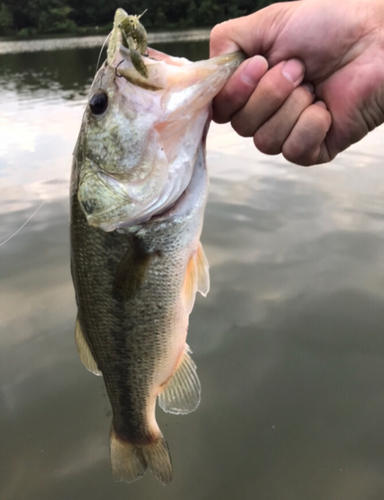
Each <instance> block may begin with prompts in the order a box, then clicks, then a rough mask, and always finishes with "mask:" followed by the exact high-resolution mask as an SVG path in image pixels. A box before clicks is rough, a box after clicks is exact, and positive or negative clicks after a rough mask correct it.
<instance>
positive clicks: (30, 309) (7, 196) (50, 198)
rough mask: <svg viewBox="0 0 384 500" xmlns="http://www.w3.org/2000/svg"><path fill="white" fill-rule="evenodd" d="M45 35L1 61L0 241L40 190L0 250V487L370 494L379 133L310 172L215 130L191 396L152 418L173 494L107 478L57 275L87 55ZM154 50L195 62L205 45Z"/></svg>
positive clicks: (68, 301) (377, 485) (199, 497)
mask: <svg viewBox="0 0 384 500" xmlns="http://www.w3.org/2000/svg"><path fill="white" fill-rule="evenodd" d="M45 43H46V45H44V50H43V49H41V47H40V49H41V50H39V51H31V52H21V51H19V50H17V51H16V52H13V53H9V50H8V53H7V54H6V53H5V52H7V50H5V49H4V47H3V49H4V50H3V55H0V85H1V89H2V92H1V96H0V100H1V113H0V217H1V223H0V241H4V240H5V239H6V238H7V237H8V236H9V235H10V234H12V233H13V232H14V231H15V230H16V229H17V228H19V227H20V226H21V225H22V224H23V223H24V222H25V221H26V220H27V219H28V217H30V216H31V214H32V213H33V212H34V211H35V210H36V208H37V207H38V206H39V205H40V204H41V202H42V201H43V200H44V201H45V203H44V205H43V206H42V208H41V209H40V210H39V211H38V212H37V213H36V215H35V216H34V217H33V218H32V220H31V221H30V222H29V223H28V224H27V225H26V226H25V227H24V228H23V229H22V230H21V231H20V232H19V234H17V235H16V236H15V237H14V238H13V239H11V240H10V241H8V242H7V243H6V244H4V245H2V246H1V247H0V279H1V281H0V283H1V287H0V294H1V297H0V326H1V334H0V408H1V413H0V443H1V446H0V464H1V467H0V498H1V499H2V500H52V499H55V500H72V499H76V500H99V499H100V500H102V499H103V500H104V499H108V500H123V499H127V498H129V499H130V500H143V499H145V500H147V499H156V500H162V499H164V500H192V499H193V500H208V499H209V500H213V499H221V500H233V499H234V498H239V499H244V500H254V499H257V500H309V499H311V500H382V499H383V498H384V473H383V471H384V332H383V325H384V169H383V159H384V148H383V144H384V129H383V128H380V129H378V130H376V131H375V132H373V133H372V134H370V135H369V136H368V137H367V138H366V139H365V140H363V141H362V142H360V143H359V144H357V145H355V146H354V147H352V148H351V149H350V150H349V151H347V152H345V153H343V154H342V155H340V156H339V158H337V159H336V160H335V161H334V162H332V163H331V164H329V165H326V166H319V167H313V168H310V169H305V168H301V167H298V166H294V165H292V164H289V163H288V162H286V161H285V160H284V159H282V158H280V157H267V156H264V155H262V154H261V153H258V152H257V151H256V150H255V149H254V147H253V145H252V141H251V140H245V139H242V138H240V137H238V136H237V135H236V134H235V133H234V132H233V131H232V129H231V127H230V126H229V125H220V126H219V125H215V124H213V125H212V127H211V130H210V133H209V136H208V166H209V174H210V179H211V189H210V197H209V203H208V206H207V210H206V217H205V226H204V231H203V236H202V241H203V244H204V248H205V250H206V253H207V256H208V259H209V261H210V264H211V291H210V293H209V295H208V297H207V298H206V299H203V298H201V297H200V296H199V297H198V298H197V301H196V305H195V308H194V311H193V313H192V316H191V324H190V329H189V344H190V345H191V347H192V349H193V351H194V360H195V361H196V364H197V366H198V373H199V376H200V380H201V383H202V391H203V392H202V402H201V405H200V407H199V408H198V410H197V411H196V412H194V413H192V414H190V415H187V416H172V415H169V414H168V415H166V414H163V413H162V412H161V410H159V411H158V412H157V414H158V420H159V424H160V427H161V428H162V430H163V432H164V434H165V436H166V438H167V440H168V443H169V445H170V449H171V452H172V458H173V463H174V480H173V482H172V483H171V484H170V485H169V486H167V487H166V488H164V487H163V486H161V485H160V483H158V482H157V481H156V479H155V478H154V476H153V475H152V474H150V473H148V474H147V475H146V476H145V477H144V478H143V479H141V480H140V481H138V482H136V483H133V484H130V485H128V484H124V483H115V482H114V481H113V479H112V477H111V472H110V463H109V426H110V419H111V411H110V406H109V402H108V399H107V396H106V392H105V389H104V386H103V381H102V380H101V379H100V378H96V377H94V376H92V375H91V374H90V373H88V372H87V371H86V370H85V369H84V368H83V366H82V365H81V363H80V361H79V358H78V354H77V351H76V347H75V342H74V322H75V317H76V307H75V300H74V291H73V287H72V282H71V277H70V270H69V236H68V217H69V207H68V191H69V176H70V169H71V153H72V150H73V147H74V145H75V141H76V137H77V134H78V130H79V127H80V121H81V117H82V113H83V110H84V107H85V103H86V94H87V90H88V88H89V85H90V83H91V81H92V78H93V75H94V70H95V65H96V61H97V56H98V48H97V47H96V46H91V47H88V48H86V47H85V48H84V47H83V48H81V47H80V45H81V44H78V45H79V46H76V44H75V45H74V46H71V47H67V48H64V47H59V48H60V50H57V49H55V48H54V45H49V44H50V42H49V41H46V42H45ZM96 45H97V44H96ZM158 48H160V49H161V50H165V51H167V52H169V53H171V54H173V55H184V56H186V57H189V58H191V59H200V58H204V57H206V56H207V55H208V44H207V42H196V41H195V42H188V43H180V42H177V43H169V44H163V45H159V46H158ZM20 50H21V49H20ZM1 51H2V49H1V44H0V52H1Z"/></svg>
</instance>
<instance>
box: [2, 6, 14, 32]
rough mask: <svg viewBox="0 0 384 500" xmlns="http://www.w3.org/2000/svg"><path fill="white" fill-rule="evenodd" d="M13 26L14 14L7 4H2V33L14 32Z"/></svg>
mask: <svg viewBox="0 0 384 500" xmlns="http://www.w3.org/2000/svg"><path fill="white" fill-rule="evenodd" d="M12 28H13V15H12V12H11V11H10V10H9V8H8V7H7V5H5V4H4V3H2V4H0V34H1V35H8V34H9V33H11V32H12Z"/></svg>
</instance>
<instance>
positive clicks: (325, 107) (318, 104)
mask: <svg viewBox="0 0 384 500" xmlns="http://www.w3.org/2000/svg"><path fill="white" fill-rule="evenodd" d="M314 104H317V106H321V107H322V108H324V109H328V108H327V105H326V104H325V102H323V101H316V102H314Z"/></svg>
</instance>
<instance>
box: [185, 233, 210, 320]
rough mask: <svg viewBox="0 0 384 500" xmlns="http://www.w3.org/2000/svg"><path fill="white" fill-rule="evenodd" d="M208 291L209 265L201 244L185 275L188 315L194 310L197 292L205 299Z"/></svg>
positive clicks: (190, 260)
mask: <svg viewBox="0 0 384 500" xmlns="http://www.w3.org/2000/svg"><path fill="white" fill-rule="evenodd" d="M208 291H209V264H208V260H207V257H206V256H205V253H204V250H203V247H202V245H201V243H200V242H199V246H198V248H197V250H196V252H194V253H193V254H192V255H191V258H190V259H189V262H188V264H187V271H186V273H185V280H184V285H183V291H182V300H183V304H184V307H185V310H186V313H187V314H190V312H191V311H192V309H193V305H194V303H195V296H196V292H200V293H201V295H203V296H204V297H205V296H206V295H207V293H208Z"/></svg>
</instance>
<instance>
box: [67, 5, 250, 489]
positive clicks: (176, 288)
mask: <svg viewBox="0 0 384 500" xmlns="http://www.w3.org/2000/svg"><path fill="white" fill-rule="evenodd" d="M125 16H128V15H127V14H126V13H125V12H124V11H123V10H122V9H118V11H117V12H116V15H115V23H114V28H113V31H112V34H111V37H110V43H109V47H108V52H107V60H106V61H105V62H104V63H103V65H102V66H101V68H100V69H99V71H98V72H97V74H96V76H95V78H94V81H93V83H92V85H91V89H90V93H89V97H88V102H87V105H86V109H85V112H84V116H83V120H82V124H81V127H80V132H79V136H78V140H77V143H76V146H75V150H74V153H73V166H72V174H71V188H70V240H71V272H72V278H73V284H74V289H75V296H76V303H77V309H78V313H77V319H76V327H75V338H76V345H77V349H78V352H79V355H80V359H81V361H82V363H83V364H84V366H85V367H86V368H87V369H88V370H89V371H90V372H92V373H94V374H95V375H102V376H103V379H104V383H105V386H106V390H107V394H108V397H109V400H110V403H111V408H112V423H111V430H110V456H111V465H112V473H113V476H114V478H115V480H117V481H125V482H132V481H135V480H136V479H139V478H140V477H142V476H143V475H144V473H145V472H146V470H147V469H150V470H151V471H152V473H153V474H154V475H155V477H156V478H157V479H158V480H159V481H160V482H161V483H162V484H164V485H165V484H168V483H169V482H170V481H171V479H172V475H173V470H172V461H171V456H170V452H169V447H168V444H167V442H166V440H165V438H164V436H163V434H162V432H161V430H160V428H159V426H158V424H157V421H156V415H155V411H156V402H158V403H159V406H160V407H161V408H162V410H164V411H165V412H169V413H174V414H187V413H190V412H192V411H194V410H195V409H196V408H197V406H198V405H199V402H200V397H201V396H200V394H201V386H200V381H199V378H198V375H197V371H196V365H195V363H194V361H193V360H192V357H191V350H190V348H189V347H188V345H187V343H186V336H187V330H188V319H189V314H190V313H191V311H192V308H193V305H194V301H195V295H196V292H200V293H201V294H202V295H203V296H205V295H206V294H207V293H208V290H209V286H210V282H209V266H208V261H207V258H206V256H205V253H204V250H203V247H202V245H201V243H200V235H201V230H202V225H203V218H204V209H205V205H206V201H207V193H208V177H207V169H206V160H205V138H206V134H207V130H208V126H209V122H210V116H211V115H210V113H211V111H210V106H211V101H212V99H213V97H214V96H215V95H216V94H217V93H218V92H219V91H220V90H221V88H222V87H223V86H224V84H225V83H226V81H227V80H228V79H229V77H230V76H231V74H232V73H233V71H234V70H235V69H236V68H237V66H238V65H239V64H240V62H241V61H242V60H243V56H242V55H241V54H239V53H235V54H229V55H223V56H219V57H216V58H213V59H211V60H207V61H199V62H194V63H192V62H190V61H188V60H187V59H184V58H176V57H172V56H169V55H167V54H164V53H162V52H159V51H156V50H154V49H152V48H150V47H147V48H146V51H145V54H143V52H144V51H143V50H140V51H135V49H134V45H132V43H130V46H131V49H129V48H127V47H126V46H125V45H127V44H124V43H123V35H124V33H122V29H121V19H124V18H125ZM136 19H138V18H137V16H136ZM141 32H142V31H141ZM132 47H133V50H134V53H135V54H134V61H132V60H131V54H132ZM138 57H140V59H141V62H138ZM142 63H143V64H144V65H145V67H146V71H145V72H143V71H142V69H141V67H142V65H143V64H142Z"/></svg>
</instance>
